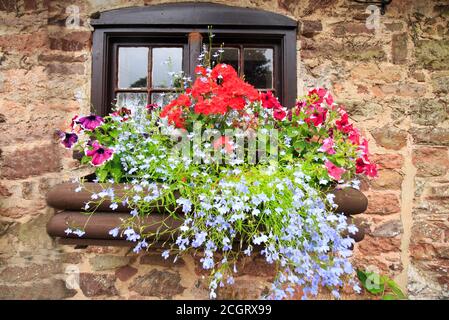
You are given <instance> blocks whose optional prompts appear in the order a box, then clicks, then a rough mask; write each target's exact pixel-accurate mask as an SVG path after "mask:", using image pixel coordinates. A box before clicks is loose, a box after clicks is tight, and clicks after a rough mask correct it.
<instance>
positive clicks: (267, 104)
mask: <svg viewBox="0 0 449 320" xmlns="http://www.w3.org/2000/svg"><path fill="white" fill-rule="evenodd" d="M260 100H261V101H262V106H263V107H264V108H266V109H277V108H281V107H282V106H281V104H280V103H279V101H278V99H276V97H275V96H273V93H272V92H271V91H268V92H267V93H263V92H262V93H261V94H260Z"/></svg>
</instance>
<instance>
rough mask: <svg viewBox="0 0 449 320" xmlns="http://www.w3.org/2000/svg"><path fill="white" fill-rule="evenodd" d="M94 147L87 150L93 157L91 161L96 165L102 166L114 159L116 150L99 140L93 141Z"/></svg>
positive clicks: (87, 153)
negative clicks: (100, 142) (103, 144)
mask: <svg viewBox="0 0 449 320" xmlns="http://www.w3.org/2000/svg"><path fill="white" fill-rule="evenodd" d="M92 147H93V149H91V150H86V155H87V156H89V157H92V160H91V163H92V165H94V166H100V165H102V164H103V163H105V162H106V161H108V160H111V159H112V156H113V154H114V150H112V149H108V148H106V147H103V146H101V145H100V144H99V143H98V141H94V142H93V143H92Z"/></svg>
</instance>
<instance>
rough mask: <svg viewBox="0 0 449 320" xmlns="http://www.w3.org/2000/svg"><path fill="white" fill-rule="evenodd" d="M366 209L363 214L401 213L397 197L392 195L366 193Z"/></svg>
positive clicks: (375, 192)
mask: <svg viewBox="0 0 449 320" xmlns="http://www.w3.org/2000/svg"><path fill="white" fill-rule="evenodd" d="M366 196H367V198H368V208H367V209H366V212H365V213H368V214H381V215H388V214H392V213H397V212H400V211H401V206H400V204H399V199H398V197H397V196H396V195H395V194H393V193H381V192H377V191H370V192H367V193H366Z"/></svg>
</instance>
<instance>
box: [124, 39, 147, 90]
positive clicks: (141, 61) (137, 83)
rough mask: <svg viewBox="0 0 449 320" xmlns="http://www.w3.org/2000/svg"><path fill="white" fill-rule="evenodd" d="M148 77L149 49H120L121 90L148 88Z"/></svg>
mask: <svg viewBox="0 0 449 320" xmlns="http://www.w3.org/2000/svg"><path fill="white" fill-rule="evenodd" d="M147 77H148V48H143V47H142V48H125V47H121V48H119V66H118V86H119V88H122V89H127V88H146V87H147Z"/></svg>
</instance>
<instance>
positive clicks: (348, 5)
mask: <svg viewBox="0 0 449 320" xmlns="http://www.w3.org/2000/svg"><path fill="white" fill-rule="evenodd" d="M162 2H167V1H150V0H140V1H138V0H126V1H125V0H110V1H101V0H66V1H49V0H35V1H34V0H20V1H15V0H0V298H58V299H59V298H80V299H85V298H105V297H108V298H130V299H135V298H147V297H148V298H168V297H174V298H179V297H183V298H206V297H207V290H206V289H205V287H204V279H203V278H202V276H201V273H200V272H199V268H198V267H197V260H198V259H197V258H195V257H190V256H188V257H185V258H184V259H182V260H180V261H179V262H178V263H177V264H175V265H171V264H170V265H167V263H166V262H164V261H163V260H162V259H161V258H160V257H159V255H158V253H157V251H152V252H150V253H148V254H146V255H140V256H135V255H133V254H129V255H125V254H126V250H125V249H123V248H113V247H106V248H102V247H89V248H88V249H86V250H76V249H74V248H72V247H63V246H58V245H56V244H55V243H54V242H53V241H52V240H51V239H50V238H49V237H48V236H47V235H46V232H45V224H46V221H48V219H49V218H50V217H51V215H52V214H53V212H52V210H51V209H49V208H48V207H46V205H45V201H44V197H45V193H46V192H47V190H49V188H50V187H52V186H53V185H55V184H57V183H59V182H61V181H66V180H68V179H69V178H70V177H73V176H80V175H82V174H84V173H85V171H84V169H82V168H78V164H77V163H76V162H75V161H74V160H72V159H71V154H70V152H66V151H64V150H63V149H62V148H60V147H59V146H58V145H57V142H56V141H55V137H54V129H55V128H58V127H64V125H63V124H64V123H66V121H67V119H69V118H70V117H71V116H72V115H74V114H79V113H86V112H88V110H89V108H90V101H89V99H90V97H89V92H90V87H91V85H95V84H91V82H90V79H91V74H90V72H91V71H90V68H91V67H90V66H91V29H90V27H89V16H90V14H92V13H94V12H96V11H103V10H109V9H113V8H119V7H125V6H142V5H152V4H156V3H162ZM171 2H173V1H171ZM213 2H217V3H224V4H229V5H235V6H246V7H257V8H260V9H265V10H269V11H274V12H277V13H281V14H285V15H288V16H290V17H292V18H295V19H297V20H298V21H300V22H301V26H302V28H301V31H300V32H299V33H298V54H297V56H298V92H299V93H301V92H304V89H305V88H306V87H309V86H315V85H324V86H327V87H329V88H331V89H332V92H333V93H334V95H335V96H336V97H337V101H338V102H340V103H343V104H345V105H346V106H347V109H348V110H349V112H350V114H351V116H352V117H353V119H355V120H356V121H357V123H358V125H359V126H360V127H361V128H363V130H364V133H365V134H366V135H368V137H369V138H370V141H371V144H372V146H373V147H372V151H373V153H375V158H376V159H377V161H378V164H379V165H380V168H381V170H380V177H379V179H377V180H375V181H372V182H371V181H364V182H363V189H364V192H365V194H367V195H368V197H369V199H370V205H369V209H368V211H367V212H366V213H365V214H363V215H361V216H359V217H358V219H360V220H362V222H363V225H364V226H365V228H366V231H367V233H368V236H367V237H366V238H365V240H364V241H363V242H361V243H360V244H358V245H357V246H356V249H355V253H356V254H355V257H354V263H355V264H356V265H358V266H364V267H366V266H375V267H376V268H378V269H380V270H381V272H383V273H386V274H389V275H390V276H392V277H394V278H395V279H396V281H397V282H398V283H399V284H400V285H401V286H402V287H403V288H404V289H406V290H407V292H408V294H409V296H410V297H411V298H443V297H446V298H447V297H449V290H448V284H449V277H448V268H449V219H448V217H449V191H448V190H449V188H448V187H449V176H448V169H449V154H448V147H449V126H448V102H449V97H448V93H449V40H448V39H449V28H448V25H449V5H448V3H447V1H432V2H428V1H418V0H411V1H407V0H393V3H392V4H391V5H390V6H389V7H388V9H387V14H386V15H385V16H381V20H380V26H379V28H377V29H374V30H373V29H368V28H367V27H366V26H365V21H366V19H367V18H368V16H369V14H367V13H365V9H366V7H365V6H364V5H359V4H355V3H353V2H352V1H349V0H320V1H317V0H313V1H312V0H309V1H307V0H301V1H298V0H229V1H224V0H223V1H213ZM71 5H75V6H78V7H79V9H80V15H81V19H80V23H81V27H80V28H77V29H69V28H67V27H66V19H67V16H68V13H67V11H66V10H67V7H69V6H71ZM67 266H69V267H71V266H76V267H77V268H79V270H80V272H81V275H80V278H81V281H80V284H81V288H80V289H78V290H70V289H67V288H66V287H65V283H64V281H63V279H64V278H65V270H66V267H67ZM241 269H242V270H243V271H244V272H243V273H244V275H242V276H241V277H239V278H238V279H237V280H236V285H235V286H234V287H233V288H228V289H226V290H224V291H222V292H221V297H229V298H233V297H234V298H251V297H252V298H256V297H257V296H258V295H259V294H260V292H263V291H266V290H267V288H268V287H269V281H270V279H271V278H272V276H273V275H272V274H271V272H270V269H269V268H267V266H266V265H264V264H263V263H261V261H260V258H255V261H253V262H252V263H249V264H246V267H242V268H241Z"/></svg>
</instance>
